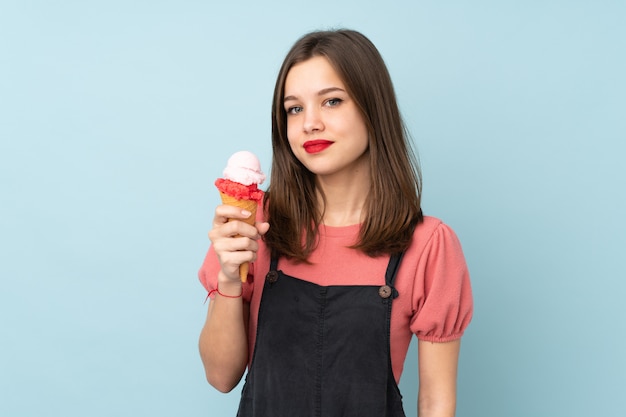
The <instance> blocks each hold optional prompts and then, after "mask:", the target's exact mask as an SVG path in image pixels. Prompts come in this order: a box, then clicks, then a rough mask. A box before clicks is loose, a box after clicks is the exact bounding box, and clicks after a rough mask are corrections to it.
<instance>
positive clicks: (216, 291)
mask: <svg viewBox="0 0 626 417" xmlns="http://www.w3.org/2000/svg"><path fill="white" fill-rule="evenodd" d="M214 293H218V294H219V295H221V296H222V297H226V298H239V297H241V296H242V295H243V287H241V294H239V295H226V294H222V293H221V292H220V288H219V286H217V287H216V288H215V289H214V290H211V291H210V292H209V295H208V297H210V296H212V295H213V294H214Z"/></svg>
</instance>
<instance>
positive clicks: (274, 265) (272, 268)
mask: <svg viewBox="0 0 626 417" xmlns="http://www.w3.org/2000/svg"><path fill="white" fill-rule="evenodd" d="M277 268H278V256H272V259H271V260H270V271H276V269H277Z"/></svg>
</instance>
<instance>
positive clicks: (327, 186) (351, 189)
mask: <svg viewBox="0 0 626 417" xmlns="http://www.w3.org/2000/svg"><path fill="white" fill-rule="evenodd" d="M369 192H370V179H369V175H367V176H366V175H354V176H351V177H350V178H347V177H344V178H328V177H318V178H317V194H318V195H317V197H318V201H319V205H320V211H321V212H322V213H324V216H323V218H322V221H323V223H324V224H325V225H327V226H335V227H341V226H350V225H353V224H359V223H362V222H363V217H362V216H363V215H364V212H363V208H364V206H365V201H366V200H367V198H368V194H369Z"/></svg>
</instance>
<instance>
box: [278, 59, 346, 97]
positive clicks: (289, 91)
mask: <svg viewBox="0 0 626 417" xmlns="http://www.w3.org/2000/svg"><path fill="white" fill-rule="evenodd" d="M329 87H337V88H341V89H344V90H345V87H344V82H343V80H342V79H341V77H340V76H339V74H338V73H337V71H335V69H334V68H333V66H332V65H331V64H330V61H328V59H327V58H325V57H323V56H315V57H313V58H309V59H307V60H306V61H302V62H299V63H297V64H295V65H294V66H293V67H291V69H290V70H289V72H288V73H287V78H286V79H285V96H289V95H299V94H305V93H307V92H313V93H316V92H318V91H320V90H323V89H326V88H329Z"/></svg>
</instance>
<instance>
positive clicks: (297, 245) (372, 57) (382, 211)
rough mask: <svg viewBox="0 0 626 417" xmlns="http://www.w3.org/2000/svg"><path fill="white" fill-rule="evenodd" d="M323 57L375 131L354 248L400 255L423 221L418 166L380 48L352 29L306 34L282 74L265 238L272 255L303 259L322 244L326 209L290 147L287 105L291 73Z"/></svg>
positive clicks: (274, 119)
mask: <svg viewBox="0 0 626 417" xmlns="http://www.w3.org/2000/svg"><path fill="white" fill-rule="evenodd" d="M316 56H322V57H325V58H326V59H327V60H328V61H329V63H330V64H331V65H332V66H333V68H334V69H335V71H336V72H337V74H338V75H339V77H340V78H341V79H342V81H343V82H344V84H345V86H346V88H347V90H348V94H350V97H351V98H352V99H353V100H354V101H355V103H356V105H357V107H358V109H359V111H360V112H361V115H362V117H363V120H364V121H365V123H366V126H367V129H368V133H369V156H370V159H369V161H370V170H371V189H370V193H369V195H368V198H367V201H366V203H365V207H364V209H365V213H366V214H365V219H364V221H363V223H362V225H361V228H360V234H359V239H358V241H357V242H356V243H355V245H354V246H353V248H355V249H358V250H361V251H363V252H364V253H366V254H367V255H369V256H378V255H382V254H393V253H398V252H401V251H403V250H405V249H406V248H407V247H408V246H409V244H410V243H411V239H412V236H413V231H414V229H415V226H416V225H417V224H418V223H419V222H420V221H421V220H422V211H421V208H420V194H421V174H420V170H419V165H418V163H417V160H416V157H415V155H414V153H413V151H412V149H411V143H410V141H409V137H408V133H407V131H406V129H405V126H404V123H403V121H402V118H401V116H400V111H399V109H398V105H397V102H396V97H395V93H394V89H393V84H392V82H391V77H390V76H389V72H388V71H387V67H386V66H385V63H384V61H383V59H382V57H381V55H380V53H379V52H378V50H377V49H376V47H375V46H374V44H372V42H371V41H370V40H369V39H367V38H366V37H365V36H364V35H362V34H361V33H359V32H356V31H352V30H346V29H342V30H334V31H319V32H312V33H309V34H307V35H304V36H303V37H302V38H300V39H299V40H298V41H297V42H296V43H295V44H294V45H293V47H292V48H291V50H290V51H289V52H288V54H287V56H286V57H285V60H284V62H283V64H282V67H281V68H280V71H279V73H278V77H277V80H276V86H275V89H274V99H273V103H272V150H273V159H272V172H271V183H270V185H269V188H268V190H267V193H266V194H265V208H266V216H267V219H268V221H269V222H270V223H271V227H270V229H269V231H268V233H267V234H266V235H265V237H264V239H265V241H266V243H267V245H268V247H269V248H270V249H271V252H272V255H274V256H286V257H289V258H292V259H295V260H298V261H303V262H306V261H307V258H308V256H309V255H310V253H311V252H312V251H313V250H314V249H315V247H316V245H317V230H318V228H319V224H320V222H321V220H322V219H321V217H322V213H320V212H319V210H318V208H317V207H318V205H317V200H316V192H315V175H314V174H312V173H311V172H310V171H309V170H308V169H306V168H305V167H304V165H302V164H301V163H300V161H298V159H297V158H296V157H295V156H294V154H293V152H292V151H291V147H290V146H289V142H288V140H287V118H286V112H285V109H284V103H283V98H284V93H285V79H286V78H287V74H288V73H289V70H290V69H291V68H292V67H293V66H294V65H295V64H298V63H301V62H304V61H306V60H308V59H310V58H312V57H316Z"/></svg>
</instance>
